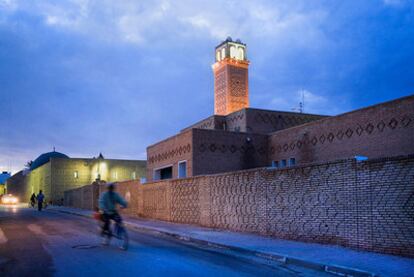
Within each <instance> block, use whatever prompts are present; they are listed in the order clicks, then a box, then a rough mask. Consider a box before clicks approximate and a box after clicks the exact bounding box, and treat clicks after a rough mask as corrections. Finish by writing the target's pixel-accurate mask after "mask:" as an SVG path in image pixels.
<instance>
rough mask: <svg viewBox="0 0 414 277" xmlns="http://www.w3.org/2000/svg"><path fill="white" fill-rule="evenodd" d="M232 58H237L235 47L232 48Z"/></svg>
mask: <svg viewBox="0 0 414 277" xmlns="http://www.w3.org/2000/svg"><path fill="white" fill-rule="evenodd" d="M230 58H232V59H235V58H237V49H236V47H234V46H230Z"/></svg>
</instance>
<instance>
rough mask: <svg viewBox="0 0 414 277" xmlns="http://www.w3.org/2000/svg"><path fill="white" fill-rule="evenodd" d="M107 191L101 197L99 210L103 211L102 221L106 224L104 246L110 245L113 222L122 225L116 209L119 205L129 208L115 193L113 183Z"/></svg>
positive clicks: (104, 226) (103, 230)
mask: <svg viewBox="0 0 414 277" xmlns="http://www.w3.org/2000/svg"><path fill="white" fill-rule="evenodd" d="M107 189H108V191H107V192H104V193H102V194H101V196H100V197H99V209H100V210H101V211H102V220H103V222H104V224H103V227H102V232H101V235H102V236H103V241H102V244H104V245H108V244H109V239H110V238H111V236H112V233H111V229H110V228H109V227H110V224H111V220H113V221H115V222H116V223H117V224H121V223H122V218H121V216H120V215H119V213H118V211H117V209H116V206H117V204H119V205H120V206H121V207H123V208H126V207H127V202H126V201H125V200H124V199H123V198H122V197H121V196H120V195H119V194H118V193H116V192H115V185H114V184H113V183H109V184H108V185H107ZM121 248H122V247H121Z"/></svg>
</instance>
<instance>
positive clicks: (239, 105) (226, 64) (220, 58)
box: [213, 37, 249, 115]
mask: <svg viewBox="0 0 414 277" xmlns="http://www.w3.org/2000/svg"><path fill="white" fill-rule="evenodd" d="M215 57H216V62H215V63H214V64H213V73H214V114H216V115H228V114H230V113H232V112H235V111H238V110H241V109H244V108H248V107H249V83H248V69H249V61H248V60H247V56H246V44H244V43H242V42H241V41H240V40H236V41H232V39H231V38H230V37H228V38H227V39H226V40H225V41H223V42H222V43H221V44H219V45H218V46H217V47H216V53H215Z"/></svg>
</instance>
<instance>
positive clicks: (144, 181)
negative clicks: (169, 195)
mask: <svg viewBox="0 0 414 277" xmlns="http://www.w3.org/2000/svg"><path fill="white" fill-rule="evenodd" d="M139 182H140V183H141V184H145V183H146V182H147V178H145V177H142V178H140V179H139Z"/></svg>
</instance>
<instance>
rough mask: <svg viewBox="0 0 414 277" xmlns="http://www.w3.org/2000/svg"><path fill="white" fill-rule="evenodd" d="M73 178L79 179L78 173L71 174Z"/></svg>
mask: <svg viewBox="0 0 414 277" xmlns="http://www.w3.org/2000/svg"><path fill="white" fill-rule="evenodd" d="M73 178H75V179H78V178H79V172H78V171H77V170H75V171H74V172H73Z"/></svg>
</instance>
